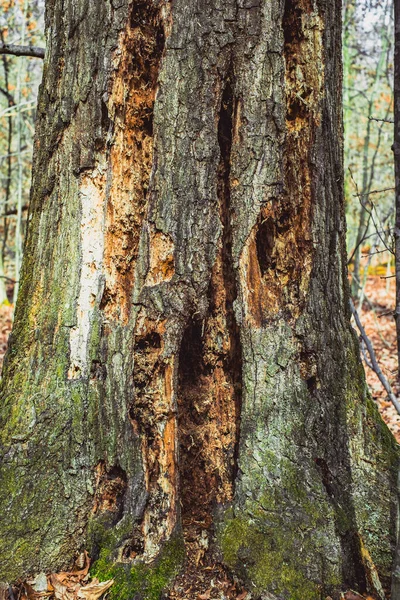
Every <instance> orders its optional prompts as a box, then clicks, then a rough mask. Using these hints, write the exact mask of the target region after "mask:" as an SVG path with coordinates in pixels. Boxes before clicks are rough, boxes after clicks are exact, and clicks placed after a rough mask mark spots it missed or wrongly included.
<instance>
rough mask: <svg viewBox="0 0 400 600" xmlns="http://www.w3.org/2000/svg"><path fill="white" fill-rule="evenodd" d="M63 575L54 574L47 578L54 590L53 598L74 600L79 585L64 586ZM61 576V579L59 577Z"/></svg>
mask: <svg viewBox="0 0 400 600" xmlns="http://www.w3.org/2000/svg"><path fill="white" fill-rule="evenodd" d="M64 575H65V573H60V574H57V575H56V574H55V573H52V574H51V575H50V577H49V579H50V583H51V585H52V587H53V588H54V597H55V598H56V600H75V599H76V592H77V590H78V589H79V587H80V586H79V583H72V582H69V584H68V583H67V585H65V583H64V581H65V578H64ZM60 576H62V579H61V577H60Z"/></svg>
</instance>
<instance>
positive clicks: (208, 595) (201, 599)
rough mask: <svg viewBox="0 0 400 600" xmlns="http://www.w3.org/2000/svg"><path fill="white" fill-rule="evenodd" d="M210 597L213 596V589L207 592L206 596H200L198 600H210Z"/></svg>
mask: <svg viewBox="0 0 400 600" xmlns="http://www.w3.org/2000/svg"><path fill="white" fill-rule="evenodd" d="M210 596H211V588H210V589H209V590H207V591H206V592H204V594H199V595H198V596H197V600H210Z"/></svg>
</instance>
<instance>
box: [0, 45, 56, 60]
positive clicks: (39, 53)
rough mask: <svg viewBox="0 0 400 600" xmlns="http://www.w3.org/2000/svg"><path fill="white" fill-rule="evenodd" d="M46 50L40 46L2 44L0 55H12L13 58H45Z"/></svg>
mask: <svg viewBox="0 0 400 600" xmlns="http://www.w3.org/2000/svg"><path fill="white" fill-rule="evenodd" d="M44 53H45V49H44V48H39V47H38V46H16V45H15V44H0V54H11V55H12V56H33V57H34V58H44Z"/></svg>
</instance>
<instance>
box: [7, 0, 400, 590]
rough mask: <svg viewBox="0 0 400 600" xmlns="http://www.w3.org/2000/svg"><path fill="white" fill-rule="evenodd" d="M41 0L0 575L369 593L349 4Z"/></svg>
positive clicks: (380, 442) (370, 452) (374, 446)
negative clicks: (352, 213) (344, 87)
mask: <svg viewBox="0 0 400 600" xmlns="http://www.w3.org/2000/svg"><path fill="white" fill-rule="evenodd" d="M66 4H67V5H68V6H67V7H66ZM48 6H49V7H50V9H48V10H47V12H46V19H47V48H48V50H47V54H46V56H47V59H46V60H47V62H46V63H45V70H44V80H43V84H42V86H41V92H40V99H39V105H38V125H37V131H38V134H37V138H36V142H35V156H34V169H33V187H32V196H31V202H30V209H29V217H28V221H29V226H28V233H27V239H26V250H25V254H24V256H25V258H24V264H23V267H22V276H21V288H20V300H19V302H18V303H17V308H16V316H15V324H14V331H13V334H12V337H11V341H10V349H9V352H8V354H7V358H6V361H5V367H4V377H3V381H2V391H1V403H0V406H1V413H0V415H1V427H0V442H1V443H0V459H1V460H0V476H1V479H2V482H5V483H4V485H2V486H0V510H1V511H2V514H6V515H7V518H6V519H5V524H4V526H3V524H2V525H1V526H0V533H1V535H0V555H1V556H2V559H3V560H2V563H1V565H0V579H7V580H12V579H14V578H18V577H19V576H20V575H21V574H23V573H24V572H28V571H29V572H36V571H42V570H44V571H47V570H55V569H57V568H60V569H61V568H66V567H68V566H69V564H70V563H71V561H72V558H73V557H74V556H75V553H76V552H78V551H81V550H83V549H85V548H86V549H88V550H90V553H91V556H92V558H93V561H94V565H93V567H92V569H93V573H97V574H98V575H99V576H101V577H103V578H104V579H111V578H113V579H116V581H117V580H118V581H119V582H120V584H121V585H120V586H119V587H118V585H115V586H113V587H111V588H110V591H109V593H110V595H111V597H113V594H116V595H118V594H119V596H118V600H128V599H130V598H133V597H138V598H144V599H146V600H148V599H149V598H151V599H153V598H155V597H157V595H160V594H161V592H162V590H164V593H165V594H168V593H169V594H170V595H171V598H177V599H178V598H179V599H182V598H185V595H184V594H185V590H186V589H187V588H185V584H186V583H188V584H189V587H190V588H191V590H192V591H191V592H190V594H192V596H193V597H195V596H196V595H197V594H204V593H206V591H207V589H209V587H210V586H211V581H212V580H213V579H216V578H217V576H218V577H222V579H224V578H227V581H228V584H229V585H230V584H231V585H234V582H233V581H232V580H231V579H230V577H231V575H232V573H234V574H235V575H236V577H237V578H238V581H239V580H240V581H241V582H242V583H241V584H240V585H242V586H243V588H244V589H248V590H251V593H252V595H253V596H254V598H257V597H260V596H263V595H266V596H269V595H271V594H272V596H276V597H280V598H284V599H285V600H286V599H288V598H290V599H291V600H294V599H297V598H301V600H319V599H320V598H321V597H326V596H328V595H331V596H333V597H335V595H336V596H338V595H339V592H340V590H341V589H348V588H352V589H357V590H358V591H359V592H362V593H364V592H370V593H371V594H374V593H375V592H376V593H377V594H378V591H377V590H379V589H380V588H379V586H380V583H379V585H378V581H379V579H380V580H381V581H382V582H383V583H384V584H385V585H386V584H387V582H388V578H389V577H390V569H391V564H392V548H393V543H394V536H395V532H394V526H393V525H394V524H393V520H392V519H391V514H390V513H391V512H393V511H394V506H395V500H396V498H395V487H396V482H395V479H396V475H395V474H394V465H395V464H396V465H397V460H398V455H397V451H396V447H395V444H394V442H393V439H392V438H391V437H390V435H389V433H388V431H387V430H386V428H385V426H384V424H383V423H382V421H381V420H380V418H379V416H378V415H377V413H376V412H375V411H374V406H373V403H372V401H371V399H370V398H369V397H368V393H367V389H366V385H365V380H364V375H363V370H362V365H361V361H360V357H359V350H358V345H357V340H356V339H355V338H354V335H353V330H352V328H351V326H350V310H349V304H348V298H349V290H348V284H347V272H346V264H345V263H346V258H345V251H344V250H345V248H344V231H345V224H344V210H343V171H342V148H341V133H342V130H341V93H340V85H338V82H340V76H341V47H340V14H341V2H340V1H339V0H335V2H330V3H329V6H327V5H326V4H325V2H323V1H322V0H321V1H318V2H311V0H295V1H292V0H291V1H289V0H287V1H286V2H283V1H282V2H281V1H280V0H274V1H269V0H268V1H267V0H262V1H261V2H257V1H255V2H247V1H246V2H242V1H241V0H206V1H205V2H203V1H202V2H200V1H197V0H196V1H195V2H190V3H188V2H187V1H186V0H177V1H176V2H173V3H167V2H165V3H164V2H161V3H159V2H156V1H154V2H153V1H151V0H146V1H144V0H143V1H142V0H140V1H138V2H129V1H128V0H122V1H121V2H119V3H118V6H117V5H116V4H115V3H113V5H111V4H110V3H106V2H89V3H88V2H86V1H84V0H49V2H48ZM66 8H68V10H67V9H66ZM328 9H329V10H328ZM371 482H373V485H371ZM38 489H40V494H39V495H38V494H37V490H38ZM366 505H368V514H365V506H366ZM388 507H390V508H389V509H388ZM21 515H23V518H21ZM183 545H185V547H186V551H187V561H186V562H185V563H184V562H183V560H182V547H183ZM172 552H173V554H174V557H175V558H174V560H173V559H172V558H171V553H172ZM366 557H368V559H367V558H366ZM153 561H155V562H153ZM371 564H375V566H376V570H377V571H376V572H377V573H378V575H377V576H376V577H375V576H374V577H372V578H371V577H370V574H371V572H372V570H373V569H372V568H371ZM115 565H117V566H115ZM216 565H217V566H216ZM214 568H215V570H214ZM374 568H375V567H374ZM114 569H116V571H114ZM130 569H132V572H130ZM179 570H181V573H180V576H179V578H178V579H177V580H176V582H175V584H174V583H173V582H172V580H173V578H174V577H175V576H176V574H177V573H178V571H179ZM215 573H217V575H216V576H215V577H214V574H215ZM374 573H375V571H374ZM114 576H115V577H114ZM229 582H230V583H229ZM117 583H118V582H117ZM238 585H239V584H238ZM129 586H130V587H129ZM157 586H158V587H157ZM168 586H169V589H170V591H169V592H166V591H165V589H166V588H167V587H168ZM243 588H241V589H243ZM115 590H117V591H115ZM238 593H239V591H238ZM240 593H242V591H240ZM190 594H189V595H190ZM378 595H379V594H378ZM125 596H126V598H125ZM186 597H188V596H187V595H186ZM190 597H191V596H190Z"/></svg>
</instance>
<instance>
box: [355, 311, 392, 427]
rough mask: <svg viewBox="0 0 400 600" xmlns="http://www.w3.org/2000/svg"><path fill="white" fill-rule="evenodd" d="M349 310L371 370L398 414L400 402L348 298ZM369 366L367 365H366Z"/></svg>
mask: <svg viewBox="0 0 400 600" xmlns="http://www.w3.org/2000/svg"><path fill="white" fill-rule="evenodd" d="M350 310H351V314H352V315H353V317H354V320H355V322H356V325H357V327H358V329H359V331H360V334H361V338H362V340H363V341H364V343H365V345H366V347H367V350H368V354H369V356H370V359H371V364H372V370H373V371H374V373H376V375H377V376H378V378H379V381H380V382H381V384H382V385H383V387H384V388H385V391H386V393H387V395H388V397H389V399H390V401H391V402H392V404H393V406H394V407H395V409H396V410H397V412H398V413H399V415H400V403H399V401H398V399H397V398H396V396H395V395H394V393H393V390H392V388H391V385H390V383H389V382H388V380H387V379H386V377H385V375H384V374H383V373H382V370H381V368H380V366H379V364H378V361H377V358H376V354H375V351H374V348H373V346H372V343H371V340H370V339H369V337H368V336H367V334H366V332H365V329H364V327H363V325H362V323H361V321H360V317H359V315H358V312H357V310H356V307H355V306H354V303H353V300H351V299H350ZM368 366H369V365H368Z"/></svg>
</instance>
